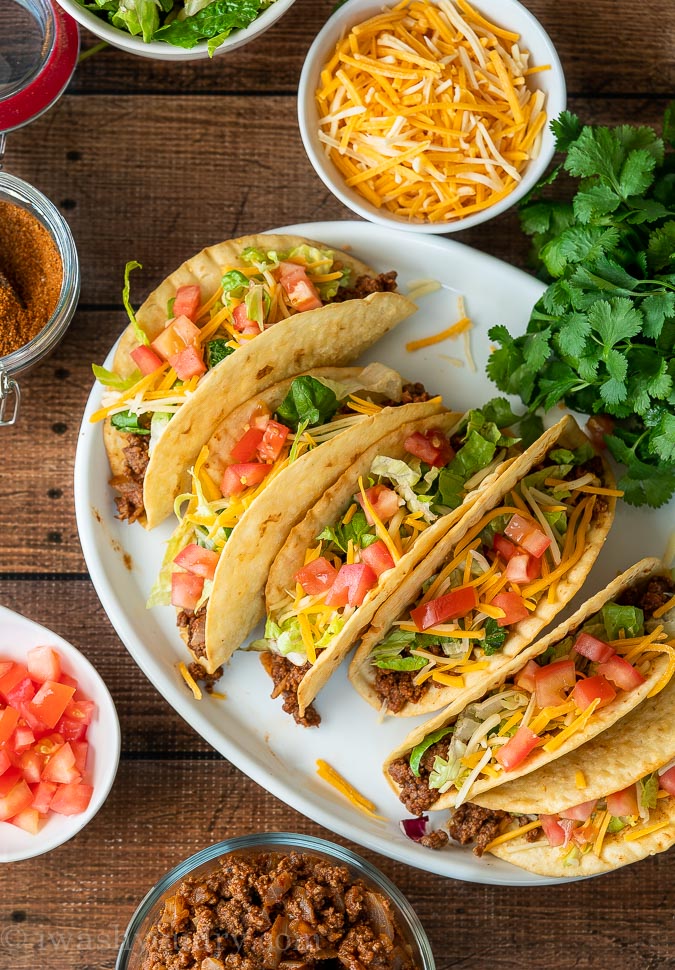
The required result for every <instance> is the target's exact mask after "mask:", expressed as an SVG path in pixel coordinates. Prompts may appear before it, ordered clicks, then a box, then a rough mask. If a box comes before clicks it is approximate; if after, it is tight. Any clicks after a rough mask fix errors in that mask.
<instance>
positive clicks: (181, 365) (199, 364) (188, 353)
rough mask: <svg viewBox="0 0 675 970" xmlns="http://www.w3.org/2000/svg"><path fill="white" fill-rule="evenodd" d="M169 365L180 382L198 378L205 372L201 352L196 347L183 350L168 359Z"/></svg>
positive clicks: (205, 368)
mask: <svg viewBox="0 0 675 970" xmlns="http://www.w3.org/2000/svg"><path fill="white" fill-rule="evenodd" d="M169 363H170V364H171V366H172V367H173V369H174V370H175V372H176V374H177V375H178V377H179V378H180V379H181V381H188V380H189V379H190V378H191V377H200V376H201V375H202V374H205V373H206V371H207V367H206V364H205V363H204V357H203V354H202V351H201V350H198V349H197V348H196V347H186V348H185V349H184V350H181V351H179V352H178V353H177V354H174V356H173V357H169Z"/></svg>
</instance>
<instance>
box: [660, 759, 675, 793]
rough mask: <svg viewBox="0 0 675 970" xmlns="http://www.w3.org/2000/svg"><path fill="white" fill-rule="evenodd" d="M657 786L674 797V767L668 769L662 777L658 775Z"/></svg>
mask: <svg viewBox="0 0 675 970" xmlns="http://www.w3.org/2000/svg"><path fill="white" fill-rule="evenodd" d="M659 785H660V786H661V788H663V790H664V791H667V792H668V794H669V795H675V765H673V767H672V768H669V769H668V771H664V772H663V774H662V775H659Z"/></svg>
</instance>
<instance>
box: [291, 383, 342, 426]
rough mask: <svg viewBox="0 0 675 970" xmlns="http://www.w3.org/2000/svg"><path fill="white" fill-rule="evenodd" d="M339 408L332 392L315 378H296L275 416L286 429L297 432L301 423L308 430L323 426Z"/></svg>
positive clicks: (338, 403)
mask: <svg viewBox="0 0 675 970" xmlns="http://www.w3.org/2000/svg"><path fill="white" fill-rule="evenodd" d="M339 406H340V402H339V401H338V399H337V397H336V395H335V393H334V391H332V390H331V389H330V388H329V387H326V385H325V384H323V383H322V382H321V381H320V380H317V378H316V377H309V376H307V377H296V378H295V380H294V381H293V382H292V383H291V386H290V388H289V390H288V394H287V395H286V397H285V398H284V399H283V401H282V402H281V404H280V405H279V407H278V408H277V415H278V417H279V418H280V419H281V420H282V421H283V423H284V424H285V425H287V427H289V428H292V429H293V430H294V431H297V430H298V425H299V424H301V423H303V422H306V425H305V426H306V427H310V428H311V427H313V426H314V425H318V424H325V423H326V421H328V420H330V418H332V417H333V415H334V414H335V412H336V411H337V410H338V408H339Z"/></svg>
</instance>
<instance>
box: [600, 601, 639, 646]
mask: <svg viewBox="0 0 675 970" xmlns="http://www.w3.org/2000/svg"><path fill="white" fill-rule="evenodd" d="M602 621H603V623H604V624H605V630H606V631H607V637H608V638H609V639H610V640H618V639H619V636H620V635H623V636H624V637H626V638H630V637H641V636H642V634H643V633H644V629H645V615H644V613H643V612H642V610H641V609H640V608H639V607H637V606H619V605H618V603H605V605H604V606H603V607H602Z"/></svg>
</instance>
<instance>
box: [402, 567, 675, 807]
mask: <svg viewBox="0 0 675 970" xmlns="http://www.w3.org/2000/svg"><path fill="white" fill-rule="evenodd" d="M655 589H657V590H661V591H663V590H665V591H666V592H667V594H668V596H667V597H664V593H663V592H661V593H660V594H659V595H656V594H655V593H654V590H655ZM674 589H675V587H674V586H673V583H672V579H671V577H670V574H668V573H667V572H666V571H665V570H664V568H663V566H662V564H661V563H660V562H659V561H658V560H656V559H643V560H642V561H641V562H639V563H637V564H636V565H634V566H632V567H631V568H630V569H628V570H626V572H624V573H622V575H621V576H619V577H617V579H615V580H614V581H613V582H611V583H610V584H609V585H608V586H607V587H605V589H603V590H602V591H601V592H599V593H597V594H596V595H595V596H593V597H592V598H591V599H590V600H588V601H587V602H586V603H585V604H584V605H583V606H582V607H581V608H580V609H579V610H577V612H576V613H574V615H573V616H571V617H570V618H569V619H568V620H566V621H565V622H564V623H561V624H560V625H559V626H558V627H556V628H555V629H554V630H553V631H552V632H551V633H549V634H548V636H545V637H543V638H542V639H541V640H538V641H537V642H536V643H534V644H532V645H531V646H530V647H529V648H528V649H527V650H525V651H524V652H523V653H522V654H520V656H518V657H516V658H515V659H514V660H511V661H510V662H509V664H508V665H506V666H505V667H502V668H501V669H498V670H497V671H496V672H493V673H492V674H491V675H490V678H489V680H488V681H486V683H485V684H484V689H483V690H482V691H481V690H474V691H473V692H472V695H471V696H470V697H469V698H466V697H464V698H462V697H460V699H459V700H458V701H456V702H454V703H453V704H451V705H450V706H449V707H448V708H446V710H444V711H442V712H441V713H440V714H438V715H436V717H434V718H432V719H431V720H429V721H427V722H426V723H425V724H422V725H421V726H419V727H418V728H416V729H415V730H414V731H413V732H412V733H411V734H410V735H409V736H408V737H407V739H406V740H405V741H404V742H403V744H402V745H401V746H400V747H399V748H398V749H397V750H396V751H394V752H393V753H392V754H391V755H390V756H389V758H388V759H387V761H386V763H385V766H384V771H385V775H386V777H387V780H388V781H389V782H390V784H391V785H392V787H393V788H394V790H395V791H396V792H397V794H398V796H399V798H400V799H401V801H402V802H403V804H404V805H405V806H406V807H407V808H408V810H409V811H410V812H412V813H413V814H414V815H420V814H422V813H423V812H426V811H427V810H429V809H434V810H435V809H443V808H457V807H459V806H460V805H461V804H463V803H464V802H467V801H473V800H475V799H477V798H479V797H480V796H482V795H483V793H485V792H490V791H492V790H494V789H497V788H498V787H499V786H501V785H506V783H511V784H513V783H514V781H515V779H519V778H522V777H523V776H526V775H529V774H530V773H531V772H534V771H536V770H537V769H538V768H542V767H544V766H546V765H548V764H550V763H551V762H553V761H555V760H557V759H559V758H562V757H563V756H564V755H567V754H568V753H569V752H571V751H575V750H577V749H578V748H580V747H581V746H582V745H584V744H585V743H586V742H587V741H590V740H591V739H592V738H596V737H597V736H598V735H599V734H601V733H602V732H603V731H605V730H606V729H608V728H609V727H611V726H612V725H613V724H616V723H617V722H620V720H621V718H623V717H624V716H625V715H627V714H628V713H630V712H631V711H633V710H635V709H636V708H637V707H638V705H640V704H641V702H642V701H644V700H645V699H646V698H647V697H653V696H655V695H657V694H658V693H659V692H660V691H661V690H662V689H663V688H664V687H665V686H666V685H667V684H668V683H669V681H670V679H671V677H672V675H673V673H674V672H675V637H674V636H673V632H672V628H669V629H670V632H669V629H666V628H665V626H664V623H663V619H662V617H661V613H660V609H661V607H663V606H664V603H665V602H666V601H667V599H668V597H670V598H671V600H672V593H673V590H674ZM638 604H641V605H638ZM656 604H659V605H656ZM671 606H672V602H671ZM467 700H468V703H467ZM533 784H534V781H533Z"/></svg>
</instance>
